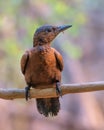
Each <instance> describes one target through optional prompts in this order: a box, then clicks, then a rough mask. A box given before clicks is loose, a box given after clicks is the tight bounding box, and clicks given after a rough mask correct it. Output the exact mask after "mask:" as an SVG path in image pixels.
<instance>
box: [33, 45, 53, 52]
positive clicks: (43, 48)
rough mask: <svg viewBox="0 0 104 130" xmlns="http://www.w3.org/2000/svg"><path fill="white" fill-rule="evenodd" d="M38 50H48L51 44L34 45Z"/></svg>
mask: <svg viewBox="0 0 104 130" xmlns="http://www.w3.org/2000/svg"><path fill="white" fill-rule="evenodd" d="M34 47H35V48H36V49H37V51H38V52H44V51H46V52H47V51H48V50H50V48H51V46H50V44H45V45H36V46H34Z"/></svg>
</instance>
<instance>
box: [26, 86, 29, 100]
mask: <svg viewBox="0 0 104 130" xmlns="http://www.w3.org/2000/svg"><path fill="white" fill-rule="evenodd" d="M25 98H26V101H28V98H30V86H27V87H25Z"/></svg>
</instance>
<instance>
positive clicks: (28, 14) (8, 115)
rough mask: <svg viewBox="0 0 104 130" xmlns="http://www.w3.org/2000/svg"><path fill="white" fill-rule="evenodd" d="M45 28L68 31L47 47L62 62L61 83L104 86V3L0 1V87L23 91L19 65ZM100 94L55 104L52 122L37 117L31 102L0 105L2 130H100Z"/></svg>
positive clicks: (103, 107) (103, 122) (103, 125)
mask: <svg viewBox="0 0 104 130" xmlns="http://www.w3.org/2000/svg"><path fill="white" fill-rule="evenodd" d="M45 24H49V25H56V26H57V25H70V24H72V25H73V27H72V28H70V29H69V30H67V31H65V32H64V33H61V34H60V35H59V36H58V37H57V38H56V39H55V40H54V41H53V43H52V46H53V47H55V48H56V49H57V50H58V51H59V52H60V53H61V54H62V55H63V58H64V71H63V76H62V83H82V82H91V81H103V80H104V69H103V68H104V1H103V0H92V1H91V0H52V1H49V0H41V1H40V0H7V1H3V0H1V1H0V68H1V69H0V87H1V88H2V87H3V88H11V87H13V88H24V87H25V86H26V84H25V81H24V77H23V75H22V73H21V71H20V59H21V56H22V55H23V53H24V52H25V50H27V49H29V48H31V47H32V40H33V34H34V32H35V30H36V29H37V28H38V27H40V26H42V25H45ZM103 97H104V96H103V92H92V93H83V94H70V95H66V96H63V98H62V99H60V102H61V110H60V112H59V115H58V116H57V117H49V118H45V117H43V116H42V115H40V114H39V113H38V112H37V109H36V106H35V101H34V99H31V100H29V101H28V102H26V101H25V100H24V99H22V100H14V101H6V100H2V99H0V115H1V118H0V129H1V130H44V129H45V130H63V129H64V130H69V129H70V130H104V100H103Z"/></svg>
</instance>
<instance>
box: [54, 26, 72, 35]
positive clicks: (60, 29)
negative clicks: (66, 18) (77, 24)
mask: <svg viewBox="0 0 104 130" xmlns="http://www.w3.org/2000/svg"><path fill="white" fill-rule="evenodd" d="M70 27H72V25H63V26H59V27H57V31H58V33H60V32H63V31H65V30H66V29H68V28H70Z"/></svg>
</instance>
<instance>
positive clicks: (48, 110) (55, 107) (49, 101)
mask: <svg viewBox="0 0 104 130" xmlns="http://www.w3.org/2000/svg"><path fill="white" fill-rule="evenodd" d="M36 103H37V109H38V111H39V113H40V114H43V115H45V116H46V117H47V116H49V115H50V116H56V115H57V114H58V112H59V109H60V102H59V98H58V97H57V98H39V99H36Z"/></svg>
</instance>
